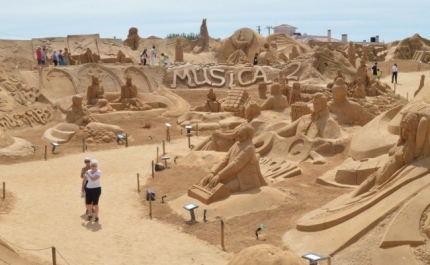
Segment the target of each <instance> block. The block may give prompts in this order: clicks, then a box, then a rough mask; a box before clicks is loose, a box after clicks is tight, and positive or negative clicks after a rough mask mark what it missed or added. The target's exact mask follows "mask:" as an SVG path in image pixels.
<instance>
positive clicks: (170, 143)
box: [168, 138, 187, 144]
mask: <svg viewBox="0 0 430 265" xmlns="http://www.w3.org/2000/svg"><path fill="white" fill-rule="evenodd" d="M186 140H187V138H185V139H184V140H182V141H180V142H177V143H173V142H168V143H169V144H180V143H183V142H184V141H186Z"/></svg>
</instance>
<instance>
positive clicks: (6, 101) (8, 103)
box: [0, 91, 14, 112]
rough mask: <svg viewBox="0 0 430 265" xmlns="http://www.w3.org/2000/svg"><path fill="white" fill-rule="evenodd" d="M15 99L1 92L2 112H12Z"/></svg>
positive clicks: (0, 106) (0, 104)
mask: <svg viewBox="0 0 430 265" xmlns="http://www.w3.org/2000/svg"><path fill="white" fill-rule="evenodd" d="M13 103H14V99H13V98H12V97H10V96H9V95H8V94H6V93H4V92H3V93H2V92H1V91H0V111H6V112H8V111H12V110H13Z"/></svg>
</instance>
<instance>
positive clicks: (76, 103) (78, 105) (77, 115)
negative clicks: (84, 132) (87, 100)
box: [66, 95, 91, 126]
mask: <svg viewBox="0 0 430 265" xmlns="http://www.w3.org/2000/svg"><path fill="white" fill-rule="evenodd" d="M83 100H84V98H83V97H82V96H80V95H75V96H73V97H72V106H71V107H70V109H69V110H67V113H66V122H67V123H73V124H76V125H78V126H85V125H87V124H88V123H89V122H90V121H91V117H90V113H89V112H88V110H87V108H86V107H85V106H83V105H82V102H83Z"/></svg>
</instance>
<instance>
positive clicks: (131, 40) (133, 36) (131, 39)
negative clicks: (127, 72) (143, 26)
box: [124, 27, 140, 51]
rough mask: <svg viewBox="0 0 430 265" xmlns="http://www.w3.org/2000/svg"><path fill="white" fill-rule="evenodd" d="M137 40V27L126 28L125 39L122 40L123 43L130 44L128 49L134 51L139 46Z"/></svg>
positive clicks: (138, 38)
mask: <svg viewBox="0 0 430 265" xmlns="http://www.w3.org/2000/svg"><path fill="white" fill-rule="evenodd" d="M139 40H140V37H139V34H138V29H137V28H134V27H132V28H130V29H129V30H128V35H127V39H126V40H125V41H124V43H125V44H127V45H128V46H130V49H132V50H133V51H135V50H137V49H138V48H139Z"/></svg>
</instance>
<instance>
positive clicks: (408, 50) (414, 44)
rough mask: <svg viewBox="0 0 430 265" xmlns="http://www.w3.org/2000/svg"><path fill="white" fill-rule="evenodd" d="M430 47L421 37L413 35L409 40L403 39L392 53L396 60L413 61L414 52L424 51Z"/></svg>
mask: <svg viewBox="0 0 430 265" xmlns="http://www.w3.org/2000/svg"><path fill="white" fill-rule="evenodd" d="M429 46H430V41H429V40H428V39H425V38H423V37H421V36H420V35H419V34H414V35H413V36H412V37H410V38H406V39H403V40H402V41H400V42H399V44H398V45H397V48H396V50H395V51H394V53H395V54H394V57H395V58H396V59H406V60H407V59H413V56H414V54H415V52H416V51H420V50H426V47H429Z"/></svg>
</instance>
